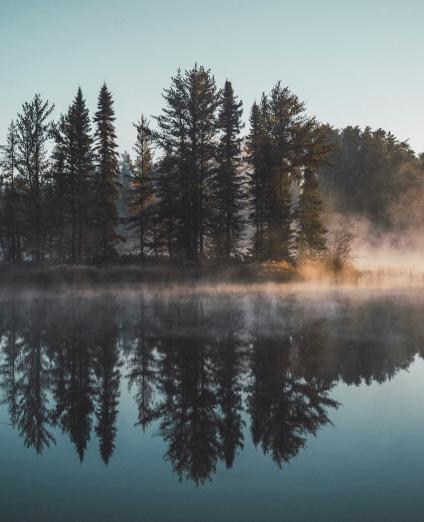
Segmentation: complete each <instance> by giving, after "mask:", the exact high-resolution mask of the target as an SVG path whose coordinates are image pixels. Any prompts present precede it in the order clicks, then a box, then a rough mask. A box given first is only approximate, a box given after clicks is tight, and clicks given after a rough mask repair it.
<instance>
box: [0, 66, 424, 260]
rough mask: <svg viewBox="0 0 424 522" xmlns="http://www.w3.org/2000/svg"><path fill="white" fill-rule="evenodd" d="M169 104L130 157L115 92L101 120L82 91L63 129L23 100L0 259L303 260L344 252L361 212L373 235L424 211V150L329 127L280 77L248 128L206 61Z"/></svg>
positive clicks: (44, 107) (5, 184)
mask: <svg viewBox="0 0 424 522" xmlns="http://www.w3.org/2000/svg"><path fill="white" fill-rule="evenodd" d="M162 96H163V102H164V107H163V110H162V112H161V113H160V114H159V115H156V116H152V117H151V119H150V120H149V119H148V118H147V117H146V116H145V115H143V114H141V115H135V117H134V120H135V123H134V134H135V136H136V138H135V143H134V147H133V150H132V151H131V153H128V152H124V153H122V154H120V153H119V151H118V144H117V135H116V130H115V111H114V101H113V97H112V93H111V92H110V90H109V89H108V87H107V85H106V84H104V85H103V86H102V87H101V89H100V92H99V95H98V102H97V110H96V112H95V114H94V115H90V114H89V110H88V108H87V105H86V100H85V98H84V95H83V92H82V90H81V88H78V90H77V93H76V96H75V98H74V100H73V101H72V102H71V104H70V106H69V108H68V110H67V111H66V112H65V113H64V114H61V115H60V117H59V119H58V120H57V121H53V119H52V113H53V110H54V105H53V104H52V103H50V102H49V101H47V100H44V99H43V98H42V97H41V95H40V94H36V95H35V96H34V97H33V99H32V100H30V101H27V102H25V103H23V105H22V107H21V109H20V111H19V113H18V114H17V116H16V119H15V120H14V121H12V122H10V125H9V127H8V129H7V134H6V139H5V143H4V144H2V146H1V150H0V153H1V157H0V168H1V175H0V259H1V260H2V261H3V263H4V264H8V265H9V264H11V265H13V264H34V265H43V264H49V265H52V264H53V265H54V264H79V265H82V264H84V265H86V264H97V265H98V264H104V263H120V262H127V261H131V262H136V263H141V264H144V263H149V264H155V263H164V262H165V263H168V264H169V263H170V264H175V265H178V266H198V265H199V264H201V263H204V262H207V263H210V264H214V263H217V264H219V266H222V264H234V263H239V264H249V263H263V262H266V261H274V260H275V261H281V262H285V263H287V264H289V265H296V263H298V262H299V261H301V260H304V259H328V258H329V256H330V255H333V256H334V252H335V250H336V251H337V249H339V254H340V249H341V250H342V251H344V253H345V254H347V252H348V250H349V247H348V245H347V244H346V242H349V241H350V240H351V238H352V237H353V234H354V230H353V227H352V222H353V221H355V220H356V219H358V218H360V219H366V220H367V221H368V222H369V223H370V224H371V228H372V230H373V234H375V236H376V237H378V235H379V234H382V233H384V232H385V231H388V230H390V231H395V232H399V233H401V232H402V233H406V232H405V231H407V230H409V229H410V228H411V227H413V226H414V223H416V222H418V220H419V219H422V218H423V217H424V216H423V213H422V212H423V211H422V208H421V207H422V204H421V202H422V194H423V188H424V184H423V182H424V156H420V155H417V154H416V153H415V152H414V151H413V150H412V149H411V148H410V146H409V145H408V143H407V142H405V141H400V140H398V139H397V138H396V137H395V136H393V135H392V134H391V133H390V132H386V131H384V130H382V129H377V130H372V129H370V128H365V129H361V128H359V127H352V126H349V127H346V128H344V129H335V128H333V127H331V125H329V124H323V123H321V122H319V121H318V120H317V119H316V118H315V117H313V116H310V115H308V113H307V112H306V107H305V104H304V103H303V102H302V101H301V100H300V99H299V98H298V97H297V96H296V95H295V94H294V93H293V92H291V90H290V89H289V88H288V87H283V86H282V84H281V83H280V82H278V83H277V84H276V85H275V86H274V87H273V88H272V90H271V91H270V92H269V93H263V94H262V95H261V96H260V97H259V98H258V100H257V101H256V102H255V103H254V104H253V105H252V107H251V108H250V113H249V119H248V125H246V126H245V125H244V123H243V104H242V101H241V100H240V99H239V98H238V96H237V95H236V93H235V90H234V88H233V85H232V83H231V82H230V81H228V80H227V81H226V82H225V84H224V86H223V87H222V88H220V87H219V86H217V84H216V82H215V78H214V76H213V74H212V72H211V71H210V70H209V69H206V68H205V67H203V66H198V65H195V66H194V67H193V68H192V69H190V70H187V71H182V70H178V71H177V73H176V75H175V76H174V77H173V78H171V81H170V85H169V87H168V88H165V89H164V91H163V94H162ZM245 127H247V128H246V129H245ZM335 223H336V224H335ZM334 241H339V242H340V241H342V242H344V244H342V245H337V244H336V245H334ZM343 249H344V250H343Z"/></svg>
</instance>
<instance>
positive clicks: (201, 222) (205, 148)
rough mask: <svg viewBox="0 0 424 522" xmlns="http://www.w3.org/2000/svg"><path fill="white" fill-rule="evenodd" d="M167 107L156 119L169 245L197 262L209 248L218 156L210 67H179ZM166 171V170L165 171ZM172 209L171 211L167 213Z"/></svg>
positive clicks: (215, 98) (166, 95)
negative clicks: (170, 222)
mask: <svg viewBox="0 0 424 522" xmlns="http://www.w3.org/2000/svg"><path fill="white" fill-rule="evenodd" d="M164 99H165V101H166V108H165V109H164V110H163V112H162V114H161V115H160V116H159V117H157V118H156V119H157V122H158V126H159V132H158V135H157V141H158V144H159V145H160V146H161V148H162V149H163V151H164V158H163V159H164V161H162V162H161V169H160V172H161V174H160V175H161V176H164V177H165V178H166V193H167V194H168V195H169V194H171V193H173V194H174V195H175V196H176V198H175V199H174V202H173V203H172V205H169V203H170V201H169V199H168V200H166V203H165V205H166V213H167V214H168V220H169V218H170V217H171V216H172V220H173V222H174V225H173V227H172V229H170V227H169V226H168V232H171V233H172V236H173V238H172V239H171V238H169V240H168V245H169V247H171V245H172V248H173V252H176V254H177V255H180V256H181V257H182V258H183V259H185V260H188V261H191V262H194V263H196V262H197V261H198V260H199V259H200V258H201V257H203V255H204V254H205V251H206V246H207V244H206V243H207V239H208V235H209V234H208V230H209V228H210V218H211V209H210V206H211V202H210V181H211V177H212V174H213V166H214V158H215V154H216V143H215V138H216V133H217V107H218V103H219V99H218V94H217V90H216V85H215V79H214V77H213V76H212V74H211V72H210V71H209V70H206V69H204V68H203V67H201V66H200V67H199V66H197V65H195V66H194V68H193V69H191V70H189V71H186V72H185V73H184V75H183V74H182V73H181V71H178V73H177V76H176V77H175V78H172V80H171V87H170V88H169V89H166V90H165V93H164ZM165 169H166V170H165ZM169 213H171V214H170V215H169Z"/></svg>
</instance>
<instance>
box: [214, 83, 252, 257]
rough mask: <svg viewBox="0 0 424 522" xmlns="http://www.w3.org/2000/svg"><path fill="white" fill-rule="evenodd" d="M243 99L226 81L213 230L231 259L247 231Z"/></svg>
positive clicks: (220, 253) (218, 250)
mask: <svg viewBox="0 0 424 522" xmlns="http://www.w3.org/2000/svg"><path fill="white" fill-rule="evenodd" d="M241 115H242V102H241V101H238V100H237V97H236V96H235V95H234V91H233V87H232V85H231V82H229V81H228V80H227V81H226V82H225V86H224V90H223V91H222V93H221V98H220V110H219V115H218V128H219V130H220V132H221V135H220V141H219V145H218V149H217V168H216V172H215V175H214V191H213V200H214V204H213V207H214V217H213V229H214V239H215V255H216V256H217V257H218V258H226V259H228V258H229V257H230V255H231V253H237V251H238V246H239V243H240V239H241V236H242V232H243V226H244V219H243V215H242V209H243V203H244V200H245V192H244V188H245V187H244V183H243V178H242V174H241V172H240V163H241V158H240V144H241V138H240V131H241V127H242V124H241Z"/></svg>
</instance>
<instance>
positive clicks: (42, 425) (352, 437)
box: [0, 290, 424, 522]
mask: <svg viewBox="0 0 424 522" xmlns="http://www.w3.org/2000/svg"><path fill="white" fill-rule="evenodd" d="M423 318H424V296H423V297H421V295H420V293H419V292H412V291H408V292H402V291H400V290H397V291H396V292H394V291H393V292H390V291H385V292H377V291H376V292H365V291H363V290H362V291H358V292H344V291H340V292H335V291H333V292H330V291H320V292H315V293H313V294H312V293H308V292H300V293H296V292H290V293H287V292H283V293H281V292H272V291H271V292H258V291H255V292H248V291H247V292H240V291H235V292H216V293H215V292H213V291H191V290H187V291H183V292H181V291H180V292H163V291H162V292H160V293H157V292H155V291H149V292H148V291H145V292H139V293H132V294H126V293H123V292H122V293H121V292H115V293H113V294H112V293H103V294H101V295H85V296H82V295H71V294H69V295H63V296H61V297H57V296H52V295H50V296H47V295H42V294H39V295H14V296H11V295H9V296H3V297H2V298H0V340H1V341H0V347H1V358H0V392H1V399H2V404H1V406H0V459H1V470H2V471H1V474H0V506H1V520H5V521H7V522H15V521H16V522H23V521H29V520H31V521H33V522H37V521H44V522H50V521H52V522H53V521H54V522H56V521H57V520H60V521H61V522H68V521H69V522H71V521H72V522H74V521H79V522H85V521H86V522H94V521H102V522H108V521H110V522H112V521H118V520H119V521H131V522H132V521H164V522H167V521H173V522H175V521H184V522H186V521H193V522H194V521H196V522H198V521H215V520H219V521H223V522H225V521H239V520H240V521H257V520H261V519H262V520H267V521H281V520H288V521H337V522H339V521H358V520H361V521H373V522H374V521H379V520H382V521H383V520H384V521H399V520H406V521H421V520H423V518H424V515H423V510H424V498H423V496H422V486H423V483H424V480H423V479H424V444H423V440H424V409H423V398H424V361H423V358H422V355H423V354H424V319H423Z"/></svg>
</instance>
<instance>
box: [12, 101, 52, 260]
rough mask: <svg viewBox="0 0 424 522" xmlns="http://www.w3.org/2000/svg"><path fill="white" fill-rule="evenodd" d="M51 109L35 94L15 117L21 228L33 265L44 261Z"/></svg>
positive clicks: (50, 106)
mask: <svg viewBox="0 0 424 522" xmlns="http://www.w3.org/2000/svg"><path fill="white" fill-rule="evenodd" d="M53 109H54V105H50V104H49V102H48V101H45V102H44V101H43V100H42V98H41V96H40V95H39V94H36V95H35V96H34V98H33V100H32V101H31V102H25V103H24V104H23V106H22V113H21V114H19V115H18V120H17V134H18V169H19V172H20V174H21V176H22V181H23V186H24V189H25V191H26V198H25V205H24V215H23V218H24V224H23V225H24V227H25V229H26V235H27V239H28V243H29V245H28V246H29V252H30V255H31V257H32V260H33V261H34V262H35V263H40V262H41V261H42V260H43V258H44V233H45V231H44V226H43V225H44V219H43V190H44V188H45V184H46V180H47V176H48V167H49V163H48V157H47V148H46V143H47V141H48V140H49V139H50V137H51V123H50V122H49V121H48V118H49V116H50V115H51V113H52V111H53Z"/></svg>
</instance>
